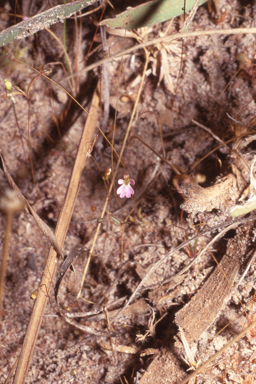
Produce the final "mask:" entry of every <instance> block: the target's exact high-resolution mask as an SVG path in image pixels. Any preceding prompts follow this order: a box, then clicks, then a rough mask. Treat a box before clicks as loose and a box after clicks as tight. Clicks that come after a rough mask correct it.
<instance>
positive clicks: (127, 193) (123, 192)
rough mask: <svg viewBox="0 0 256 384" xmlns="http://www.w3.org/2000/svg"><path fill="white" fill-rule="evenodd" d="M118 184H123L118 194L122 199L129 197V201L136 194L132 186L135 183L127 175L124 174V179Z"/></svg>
mask: <svg viewBox="0 0 256 384" xmlns="http://www.w3.org/2000/svg"><path fill="white" fill-rule="evenodd" d="M118 184H121V187H119V188H118V190H117V191H116V193H117V194H118V195H120V197H121V199H122V198H123V197H127V199H129V198H130V197H131V195H133V194H134V190H133V188H132V187H131V185H134V184H135V181H134V180H133V179H130V178H129V175H128V174H127V173H126V174H124V179H119V180H118Z"/></svg>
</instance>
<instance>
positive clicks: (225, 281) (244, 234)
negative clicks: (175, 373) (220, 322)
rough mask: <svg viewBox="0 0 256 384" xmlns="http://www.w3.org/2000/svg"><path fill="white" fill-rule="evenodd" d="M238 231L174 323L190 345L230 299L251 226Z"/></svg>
mask: <svg viewBox="0 0 256 384" xmlns="http://www.w3.org/2000/svg"><path fill="white" fill-rule="evenodd" d="M236 232H237V233H236V236H235V237H234V238H233V239H230V240H229V241H228V245H227V251H226V253H225V255H224V256H223V258H222V260H221V262H220V263H219V264H218V266H217V267H216V268H215V270H214V272H213V273H212V274H211V276H210V277H209V278H208V280H207V281H206V283H205V284H204V285H203V287H202V288H201V289H200V290H199V292H198V293H197V294H196V295H195V296H193V298H192V299H191V300H190V302H189V303H188V304H186V305H185V306H184V307H183V308H182V309H181V310H180V311H179V312H178V313H177V314H176V317H175V323H176V324H177V326H179V327H181V328H182V330H183V331H184V333H185V337H186V339H187V342H188V343H189V344H190V343H192V342H193V341H195V340H197V339H198V338H199V337H200V336H201V334H202V333H203V332H204V331H206V330H207V329H208V328H209V326H210V325H211V324H212V323H213V321H214V320H215V319H216V317H217V315H218V314H219V312H220V310H221V309H222V307H223V305H224V304H225V302H226V301H227V300H228V298H229V296H230V293H231V291H232V284H233V282H234V280H235V277H236V275H237V273H238V270H239V267H240V264H241V262H242V260H241V259H242V257H244V255H245V253H246V249H247V246H248V243H249V238H250V224H248V225H247V226H243V227H240V228H238V229H237V230H236Z"/></svg>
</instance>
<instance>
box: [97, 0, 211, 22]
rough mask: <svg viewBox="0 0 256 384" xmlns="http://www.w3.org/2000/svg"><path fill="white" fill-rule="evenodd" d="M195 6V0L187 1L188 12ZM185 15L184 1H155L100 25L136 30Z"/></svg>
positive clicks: (131, 9)
mask: <svg viewBox="0 0 256 384" xmlns="http://www.w3.org/2000/svg"><path fill="white" fill-rule="evenodd" d="M206 1H207V0H200V1H199V2H198V5H202V4H203V3H205V2H206ZM194 4H195V0H186V12H188V11H190V10H191V8H193V5H194ZM183 13H184V0H154V1H150V2H148V3H145V4H142V5H138V6H137V7H135V8H130V9H128V10H127V11H125V12H123V13H121V14H120V15H118V16H117V17H116V18H115V19H107V20H103V21H102V22H101V23H100V25H107V26H108V27H110V28H124V29H135V28H141V27H146V26H150V25H153V24H157V23H161V22H163V21H166V20H170V19H172V18H173V17H176V16H180V15H182V14H183Z"/></svg>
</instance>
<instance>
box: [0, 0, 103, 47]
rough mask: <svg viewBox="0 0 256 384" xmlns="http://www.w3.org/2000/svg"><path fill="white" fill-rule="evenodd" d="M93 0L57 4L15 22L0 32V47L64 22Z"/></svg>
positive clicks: (94, 0) (93, 1)
mask: <svg viewBox="0 0 256 384" xmlns="http://www.w3.org/2000/svg"><path fill="white" fill-rule="evenodd" d="M95 2H96V0H82V1H81V0H80V1H75V2H74V3H69V4H64V5H57V7H53V8H51V9H48V10H47V11H45V12H42V13H39V14H38V15H35V16H33V17H30V18H29V19H27V20H24V21H22V22H21V23H18V24H15V25H13V26H12V27H10V28H7V29H5V30H3V31H2V32H1V33H0V47H3V46H4V45H6V44H8V43H10V42H11V41H14V40H18V39H23V38H24V37H27V36H30V35H33V34H34V33H36V32H38V31H41V30H42V29H45V28H49V27H50V25H52V24H56V23H58V22H64V20H65V19H66V18H68V17H70V16H72V15H73V14H74V13H76V12H78V11H80V10H81V9H83V8H85V7H88V6H89V5H91V4H93V3H95Z"/></svg>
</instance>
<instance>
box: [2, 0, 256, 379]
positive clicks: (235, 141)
mask: <svg viewBox="0 0 256 384" xmlns="http://www.w3.org/2000/svg"><path fill="white" fill-rule="evenodd" d="M17 4H18V5H19V6H20V14H21V16H23V15H24V16H27V15H28V16H34V17H35V16H36V15H39V14H40V13H41V12H45V11H48V9H46V8H47V7H48V6H49V5H48V3H47V2H44V1H42V4H41V5H42V7H45V8H43V9H40V7H39V3H38V4H36V3H35V2H32V3H31V6H30V7H28V4H27V2H26V1H23V2H22V3H20V2H18V3H17ZM113 5H114V6H115V7H116V9H117V11H118V12H119V13H120V12H122V11H124V9H120V4H118V3H117V2H114V3H113ZM128 5H130V4H126V3H125V4H124V7H126V6H128ZM52 6H53V7H55V6H59V5H58V4H57V3H56V2H54V3H53V4H52ZM10 7H11V5H9V4H7V5H6V6H5V8H4V9H3V8H1V15H0V28H1V30H5V29H6V28H8V27H10V26H11V25H13V24H14V23H15V16H13V15H14V14H15V12H16V13H17V10H16V11H15V9H14V8H10ZM23 8H24V9H25V11H24V12H25V13H23ZM103 9H104V8H101V9H100V10H99V11H98V12H99V13H97V14H95V15H93V18H94V19H96V20H97V22H98V21H99V20H100V18H101V15H100V13H101V12H102V11H103ZM88 10H89V11H91V10H93V7H90V8H89V9H88ZM86 11H87V10H86ZM255 11H256V9H255V5H252V4H251V3H250V2H248V3H247V2H246V3H243V2H241V1H238V0H235V1H232V2H231V1H230V0H221V1H218V2H217V1H215V2H214V3H213V4H212V3H211V4H205V5H203V6H201V7H199V8H198V9H197V11H196V13H195V15H194V19H193V20H192V22H191V24H190V26H189V29H188V32H186V33H184V34H183V37H184V40H183V41H182V42H181V40H177V36H178V34H179V31H182V30H183V28H184V27H185V28H187V27H186V25H187V24H186V22H185V23H184V18H183V16H181V17H179V18H175V19H174V20H173V21H172V22H170V21H167V22H165V23H162V24H161V25H160V24H157V25H154V26H152V27H150V28H147V29H144V30H138V31H135V32H133V33H132V34H130V35H129V34H128V32H125V31H123V33H120V31H118V33H119V36H118V35H116V34H114V31H115V30H112V31H111V30H108V29H107V28H106V32H107V39H106V46H107V47H109V54H107V55H106V57H105V53H104V52H101V43H100V41H101V37H100V35H99V34H96V36H95V38H93V35H94V32H95V25H94V23H93V22H90V21H89V19H88V17H85V18H84V19H83V18H75V19H74V20H67V21H66V22H65V27H64V26H63V24H62V23H58V24H56V25H55V27H53V28H51V32H52V33H54V36H53V34H52V33H51V34H50V33H49V32H47V31H41V32H39V33H38V35H34V36H30V37H29V38H27V39H23V40H19V41H16V42H13V43H12V44H10V45H6V46H4V47H3V48H1V61H0V68H1V72H0V76H1V78H0V91H1V96H3V97H2V99H1V100H2V102H1V111H0V120H1V129H2V133H3V134H2V136H1V148H0V149H1V153H2V155H3V158H2V159H4V160H5V161H3V160H1V168H2V170H3V172H2V173H1V176H0V185H1V191H4V190H6V189H7V187H8V184H9V186H11V187H12V188H13V189H16V190H17V191H18V193H19V194H20V197H21V199H22V200H23V201H24V203H25V207H26V210H27V211H28V212H29V213H30V214H31V215H28V214H27V213H28V212H21V213H20V215H19V216H18V215H17V217H16V216H15V218H14V222H13V234H12V240H11V244H10V258H9V262H8V267H7V275H6V287H5V296H4V302H3V303H4V306H3V311H2V323H1V346H0V347H1V352H0V355H1V358H0V370H1V375H0V376H1V377H0V382H1V383H4V382H5V380H6V378H7V376H8V374H9V373H10V372H11V368H12V367H13V366H14V364H15V361H16V359H17V358H18V357H19V355H20V350H21V346H22V344H23V340H24V337H25V334H26V329H27V327H28V324H31V321H32V320H31V319H30V316H31V313H32V314H33V313H34V311H35V309H33V307H34V308H36V306H37V305H38V304H37V302H38V300H43V302H44V304H43V306H42V308H43V309H42V310H41V311H40V313H39V312H38V321H39V323H40V324H39V323H38V325H37V331H38V335H36V336H37V339H36V337H34V339H33V343H35V349H34V350H33V356H31V357H32V362H31V365H30V368H29V369H28V372H25V371H26V369H27V368H28V365H27V367H26V369H24V371H23V372H22V377H23V378H22V380H23V381H22V380H21V381H20V382H24V380H25V377H26V382H28V383H34V382H38V383H66V382H76V383H84V382H88V383H92V384H96V383H113V384H114V383H119V382H122V383H123V382H128V383H134V382H136V383H152V382H154V383H158V382H159V383H160V382H161V383H173V384H174V383H177V384H178V383H180V382H181V381H182V380H183V379H184V378H186V377H188V376H187V375H188V373H187V372H186V371H187V370H188V369H189V368H190V367H189V365H190V366H191V367H194V368H197V367H198V366H199V367H200V365H201V363H204V362H205V361H206V360H207V359H208V358H210V357H211V356H213V355H214V353H215V352H217V351H218V350H220V349H221V348H222V347H223V346H224V345H225V344H226V343H227V341H228V340H231V339H232V338H233V337H234V336H236V335H237V334H238V333H239V332H240V331H242V330H244V329H245V327H246V326H247V325H248V324H250V323H252V321H253V319H254V309H255V308H254V307H255V303H254V301H255V297H254V285H255V284H254V282H255V278H256V268H255V265H254V264H255V263H253V262H252V263H250V261H251V260H254V257H255V256H253V255H254V243H255V235H256V234H255V229H254V223H255V217H254V216H253V214H254V213H253V211H252V212H248V213H247V216H246V217H242V218H240V217H239V218H238V219H233V218H232V217H231V216H230V212H232V211H230V210H231V209H232V208H233V207H235V206H238V205H240V206H245V205H246V204H248V202H249V203H250V199H251V198H252V195H253V193H254V192H253V189H252V188H251V184H252V180H253V178H252V177H251V174H252V173H253V175H254V172H255V169H254V168H255V167H254V166H253V164H254V159H255V135H254V132H255V128H254V124H255V123H254V119H255V110H256V105H255V100H254V99H255V98H254V96H255V95H254V94H255V69H254V56H255V52H254V51H255V35H254V34H253V33H255V28H254V27H255V25H254V15H255ZM29 12H30V14H29ZM105 12H106V14H105V15H104V18H105V17H106V18H107V17H108V18H111V17H112V18H113V13H112V12H113V11H112V10H111V9H110V8H109V7H107V8H106V10H105ZM189 21H190V19H189ZM65 28H66V32H65ZM238 28H242V29H240V30H239V31H238ZM250 28H254V29H250ZM224 30H225V31H226V33H224V32H223V31H224ZM190 31H191V33H192V34H191V35H189V33H190ZM241 31H243V32H244V33H241ZM249 32H250V33H249ZM252 32H253V33H252ZM126 33H127V35H126ZM63 34H64V35H65V39H63ZM120 35H122V36H120ZM199 35H200V36H199ZM126 36H127V37H126ZM134 36H136V38H135V37H134ZM173 36H176V40H173V41H171V39H172V38H174V37H173ZM136 39H137V41H136ZM65 40H66V41H65ZM92 41H93V44H94V45H92V48H90V46H91V44H92ZM138 42H139V43H138ZM103 45H104V44H103ZM142 48H144V49H142ZM103 50H104V46H103ZM121 51H123V52H125V54H122V53H121ZM116 52H117V53H118V57H114V56H113V55H114V54H115V53H116ZM104 61H105V62H106V63H107V65H106V66H105V69H102V70H101V69H100V67H99V63H101V64H103V62H104ZM33 68H34V69H35V70H34V69H33ZM49 69H51V73H50V71H49V72H48V70H49ZM104 70H107V73H108V76H109V89H110V95H109V96H110V97H109V102H110V111H109V112H110V113H109V119H108V121H107V125H106V130H105V132H104V137H103V136H102V132H100V131H99V130H98V132H96V133H95V132H94V128H95V127H96V129H97V126H98V128H101V127H102V124H103V125H104V117H103V116H104V112H105V109H106V108H107V107H106V105H107V102H106V98H107V97H108V95H107V92H103V93H101V94H99V91H98V89H100V86H99V84H100V81H99V79H100V77H101V74H102V73H103V72H104ZM72 73H73V76H71V77H70V75H71V74H72ZM48 78H49V79H50V80H49V79H48ZM4 79H6V81H7V85H8V84H9V82H10V84H12V89H11V90H9V92H7V88H6V82H4ZM104 79H105V78H104ZM162 80H163V81H162ZM105 81H106V79H105V80H104V81H103V84H104V82H105ZM56 84H57V85H56ZM15 87H16V88H15ZM17 87H18V88H17ZM65 89H66V90H67V91H68V92H69V93H71V94H72V96H73V98H74V99H76V101H77V103H79V104H77V103H75V101H74V99H72V100H73V101H71V98H70V97H69V96H68V94H67V93H65ZM24 90H26V91H24ZM134 104H135V107H136V108H134ZM79 105H80V106H82V107H83V108H84V109H85V110H86V111H89V112H90V116H89V118H88V119H86V118H87V116H86V113H84V111H83V110H82V109H81V108H80V106H79ZM82 111H83V112H82ZM227 113H228V114H229V115H230V116H232V117H233V118H234V119H235V120H236V122H235V121H233V120H232V119H230V118H228V117H227ZM192 120H195V121H197V122H199V123H200V124H201V125H202V124H203V126H204V127H207V129H203V128H202V127H200V125H195V123H193V122H192ZM237 121H238V122H237ZM239 122H241V124H244V125H245V127H244V126H242V125H240V123H239ZM85 127H86V128H85ZM87 129H88V131H87V132H88V135H87V136H84V132H85V131H86V130H87ZM81 137H82V139H81ZM131 137H133V138H135V137H137V138H138V137H139V138H140V140H134V139H133V140H131V141H129V139H131ZM143 142H144V143H145V145H144V144H143ZM78 148H79V149H78ZM151 148H152V150H151ZM77 149H78V156H76V153H77ZM120 156H121V159H120ZM78 159H79V170H78V171H75V172H74V171H73V174H72V179H71V182H70V175H71V173H72V169H73V166H74V163H76V162H77V161H78ZM31 164H32V166H31ZM168 164H171V167H170V166H169V165H168ZM31 169H33V171H34V172H33V175H32V174H31ZM76 169H77V168H76V167H75V170H76ZM192 170H193V172H191V171H192ZM250 172H251V174H250ZM124 174H129V180H134V182H135V185H134V184H133V183H131V184H133V189H134V192H135V193H134V194H133V195H132V196H130V198H129V199H120V197H119V196H118V195H116V193H115V192H116V191H117V189H118V186H119V185H118V180H125V178H124V177H123V175H124ZM200 175H203V178H202V177H201V176H200ZM254 176H255V175H254ZM175 177H176V178H175ZM200 177H201V180H204V181H203V184H202V185H199V184H198V179H199V178H200ZM173 179H174V185H175V187H176V188H177V189H175V188H174V186H173V183H172V180H173ZM68 185H69V188H70V187H72V186H74V185H76V188H75V190H74V191H73V192H74V193H73V198H72V201H71V200H70V205H69V208H67V205H66V203H64V202H65V201H67V200H65V195H66V193H68V194H69V192H67V191H69V189H68ZM122 186H123V185H122ZM79 187H80V189H79ZM78 190H79V192H78ZM24 196H25V197H24ZM126 196H127V195H126ZM75 201H76V203H75ZM71 212H73V216H72V219H71V222H70V224H69V227H68V224H67V223H68V220H67V222H65V229H62V230H61V231H60V226H61V223H60V221H59V222H58V220H59V218H60V217H61V218H63V214H64V213H65V214H67V215H68V216H69V217H70V216H71ZM242 213H243V212H242ZM33 217H34V218H35V220H36V221H37V224H38V226H39V228H41V231H42V232H43V234H44V235H46V238H45V237H43V236H41V232H40V230H39V229H38V227H37V226H36V225H35V221H34V219H33ZM39 218H40V219H39ZM0 221H1V228H4V226H5V218H4V215H1V216H0ZM57 222H58V225H57V230H56V224H57ZM223 228H224V229H223ZM54 230H55V236H54V235H53V233H54ZM66 231H67V234H66ZM1 234H2V235H3V230H2V233H1ZM49 239H50V243H51V244H52V245H53V246H54V247H55V250H57V252H58V254H60V255H63V254H67V255H68V256H67V258H66V259H65V260H64V261H63V260H60V261H59V262H60V266H59V269H57V263H56V261H57V258H56V254H55V252H54V251H51V258H50V260H51V261H52V264H49V259H47V251H48V248H49V246H50V245H49V244H48V243H47V241H48V240H49ZM77 244H78V246H77ZM77 247H78V248H79V249H80V247H81V249H82V251H81V252H80V251H78V252H77ZM84 247H86V251H84V249H85V248H84ZM62 248H63V249H62ZM87 250H88V251H87ZM80 256H81V257H80ZM215 259H216V261H215ZM86 260H87V262H86ZM216 262H217V264H216ZM62 263H63V264H62ZM45 265H46V268H45ZM85 265H86V273H84V268H85ZM152 268H153V269H152ZM56 270H57V277H55V276H54V273H55V271H56ZM42 276H43V279H44V280H43V281H42V280H41V277H42ZM241 277H243V279H241ZM46 280H47V281H46ZM56 284H57V285H56ZM53 286H56V291H55V294H56V298H57V300H56V301H55V297H54V292H53V290H52V289H51V288H52V287H53ZM35 290H38V292H39V293H38V294H39V299H38V297H37V298H36V302H35V304H34V302H33V301H32V300H31V299H30V295H31V293H32V292H34V291H35ZM47 300H48V304H47V306H46V309H45V308H44V305H46V301H47ZM44 309H45V311H44ZM59 313H61V315H62V316H59ZM29 319H30V320H29ZM40 325H41V328H40ZM179 327H180V330H181V331H180V332H181V333H182V337H181V339H182V340H183V342H182V343H181V341H182V340H180V339H178V338H179ZM224 327H225V330H224V331H222V332H221V333H219V332H220V331H221V330H222V328H224ZM28 328H29V327H28ZM254 335H255V330H254V329H252V330H251V331H250V332H249V333H248V334H247V335H246V336H245V337H244V338H243V339H241V340H240V341H236V343H235V344H234V345H232V346H229V349H228V350H227V351H224V352H223V354H222V355H221V356H217V358H216V359H215V361H214V363H213V364H214V365H212V366H211V367H210V368H207V369H204V371H203V372H201V373H200V374H199V373H197V379H196V380H197V382H198V383H215V382H216V383H217V382H221V380H222V381H223V382H232V383H233V382H241V383H248V382H253V381H255V369H254V366H255V354H254V349H255V348H254V347H255V345H254V344H255V337H254ZM27 340H28V339H27V334H26V337H25V343H24V344H23V348H25V347H24V345H25V344H26V342H27ZM185 340H186V343H185ZM184 345H186V349H185V348H184ZM31 353H32V352H31ZM188 355H189V356H188ZM184 360H185V361H187V362H188V364H187V363H185V362H184ZM18 371H20V368H18ZM18 371H17V372H18ZM195 372H196V371H195ZM17 375H18V374H17V373H16V379H15V380H16V381H14V382H17V380H18V379H17V377H18V376H17Z"/></svg>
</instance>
